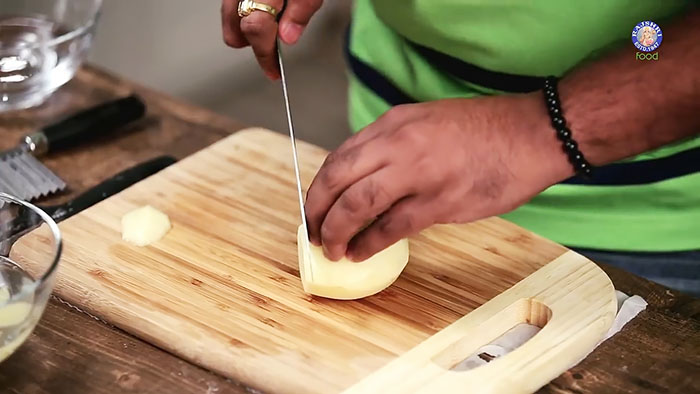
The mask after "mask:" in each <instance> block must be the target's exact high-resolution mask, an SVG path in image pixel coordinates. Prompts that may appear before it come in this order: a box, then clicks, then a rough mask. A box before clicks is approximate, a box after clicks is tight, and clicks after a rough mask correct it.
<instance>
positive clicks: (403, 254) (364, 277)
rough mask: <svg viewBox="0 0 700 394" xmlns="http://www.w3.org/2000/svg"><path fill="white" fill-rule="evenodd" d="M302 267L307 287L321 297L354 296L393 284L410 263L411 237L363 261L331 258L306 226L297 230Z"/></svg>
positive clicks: (308, 291) (340, 297) (348, 298)
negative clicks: (309, 234) (317, 244)
mask: <svg viewBox="0 0 700 394" xmlns="http://www.w3.org/2000/svg"><path fill="white" fill-rule="evenodd" d="M297 244H298V249H299V271H300V274H301V282H302V285H303V286H304V291H305V292H307V293H309V294H313V295H317V296H320V297H326V298H334V299H338V300H354V299H358V298H364V297H368V296H371V295H373V294H377V293H379V292H380V291H382V290H384V289H386V288H387V287H389V286H391V284H392V283H394V281H396V279H397V278H398V277H399V275H400V274H401V272H403V270H404V268H405V267H406V264H408V254H409V253H408V239H402V240H400V241H398V242H396V243H395V244H393V245H391V246H389V247H388V248H386V249H384V250H382V251H380V252H378V253H376V254H375V255H374V256H372V257H370V258H368V259H367V260H365V261H361V262H357V263H356V262H352V261H350V260H348V259H346V258H342V259H341V260H339V261H330V260H328V259H327V258H326V257H325V256H324V255H323V249H322V248H320V247H318V246H314V245H312V244H310V243H309V239H308V237H307V235H306V229H305V228H304V226H299V229H298V230H297Z"/></svg>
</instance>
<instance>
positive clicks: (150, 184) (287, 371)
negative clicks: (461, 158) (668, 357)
mask: <svg viewBox="0 0 700 394" xmlns="http://www.w3.org/2000/svg"><path fill="white" fill-rule="evenodd" d="M298 148H299V157H300V160H301V163H300V164H301V171H302V179H303V181H304V183H305V184H306V185H308V184H309V183H310V182H311V180H312V178H313V176H314V174H315V173H316V171H317V169H318V168H319V166H320V165H321V163H322V162H323V159H324V158H325V156H326V154H327V152H326V151H324V150H322V149H320V148H318V147H315V146H312V145H310V144H306V143H301V142H300V144H299V146H298ZM146 204H150V205H152V206H154V207H156V208H158V209H160V210H161V211H163V212H165V213H167V214H168V216H169V217H170V219H171V221H172V224H173V228H172V230H171V231H170V232H169V233H168V234H167V235H166V237H165V238H163V239H162V240H161V241H159V242H157V243H155V244H153V245H151V246H148V247H143V248H142V247H135V246H131V245H129V244H126V243H125V242H123V241H122V240H121V234H120V220H121V217H122V215H124V214H125V213H126V212H128V211H130V210H132V209H134V208H137V207H139V206H142V205H146ZM298 224H299V207H298V202H297V196H296V189H295V184H294V174H293V167H292V157H291V148H290V145H289V139H288V137H286V136H284V135H281V134H277V133H274V132H271V131H266V130H261V129H250V130H245V131H241V132H238V133H236V134H235V135H232V136H231V137H229V138H227V139H225V140H222V141H220V142H219V143H216V144H214V145H213V146H210V147H209V148H207V149H205V150H203V151H201V152H198V153H196V154H194V155H193V156H190V157H188V158H186V159H184V160H182V161H181V162H179V163H177V164H175V165H173V166H171V167H169V168H167V169H165V170H164V171H162V172H160V173H158V174H156V175H154V176H152V177H150V178H148V179H146V180H144V181H142V182H140V183H138V184H136V185H134V186H133V187H131V188H129V189H127V190H125V191H124V192H122V193H120V194H118V195H115V196H113V197H111V198H109V199H107V200H105V201H103V202H101V203H99V204H97V205H95V206H93V207H92V208H90V209H88V210H86V211H84V212H82V213H80V214H78V215H76V216H74V217H72V218H70V219H68V220H66V221H65V222H63V223H62V224H61V225H60V227H61V229H62V231H63V235H64V240H65V249H64V254H63V258H62V262H61V266H60V269H59V276H58V280H57V283H56V289H55V292H56V293H57V294H58V295H59V296H60V297H61V298H63V299H64V300H66V301H68V302H70V303H72V304H74V305H77V306H79V307H80V308H82V309H85V310H86V311H88V312H90V313H92V314H95V315H97V316H99V317H101V318H103V319H104V320H106V321H108V322H110V323H112V324H114V325H116V326H118V327H120V328H122V329H124V330H126V331H128V332H130V333H132V334H134V335H136V336H139V337H141V338H143V339H145V340H148V341H150V342H152V343H154V344H156V345H158V346H160V347H162V348H164V349H167V350H169V351H171V352H173V353H175V354H177V355H179V356H181V357H183V358H186V359H188V360H190V361H192V362H194V363H197V364H199V365H202V366H204V367H207V368H210V369H212V370H214V371H217V372H219V373H221V374H224V375H226V376H229V377H232V378H234V379H237V380H240V381H242V382H244V383H246V384H249V385H252V386H253V387H256V388H260V389H262V390H264V391H270V392H318V393H331V392H338V391H341V390H344V389H348V388H353V389H357V390H361V389H362V388H363V387H364V388H365V389H367V390H365V392H367V391H369V392H371V391H373V390H372V387H381V385H382V384H386V383H387V382H390V380H387V379H384V378H383V376H389V375H391V376H393V377H394V378H396V377H398V376H401V373H404V374H405V373H409V374H412V372H411V369H410V368H408V367H407V366H410V365H412V364H411V363H414V364H415V362H416V361H415V360H417V358H416V357H418V358H420V357H421V354H422V355H423V356H425V355H426V354H428V353H431V351H433V350H434V351H436V352H437V351H439V350H440V346H442V347H444V345H445V344H447V342H444V339H445V338H446V337H439V336H433V334H436V333H438V332H441V334H444V333H448V334H449V335H451V336H452V337H454V338H457V337H459V336H460V335H461V336H464V335H467V334H469V333H471V335H470V336H471V337H472V339H478V338H481V339H483V340H491V339H493V338H495V336H497V334H498V333H497V332H495V331H493V330H501V329H508V328H510V327H512V326H513V325H515V324H517V322H518V320H523V319H524V320H527V321H531V322H534V323H536V324H540V325H542V324H544V322H546V321H547V320H548V319H549V318H550V317H551V316H552V311H554V318H557V312H556V311H555V308H553V307H552V305H547V306H548V307H549V308H551V310H546V307H543V308H544V309H542V308H540V307H539V306H538V305H539V304H537V305H535V304H533V303H531V302H530V301H531V300H533V299H534V298H528V297H530V293H531V292H537V291H540V290H537V289H539V288H541V289H542V291H540V293H541V294H544V295H543V299H548V300H550V301H551V302H553V303H557V302H559V301H558V300H560V299H565V300H566V305H562V306H559V307H558V308H562V307H564V306H566V307H567V308H568V309H574V310H575V309H577V308H572V305H576V301H577V299H576V297H578V296H569V294H574V293H575V291H573V290H572V287H571V286H573V288H577V287H585V286H587V284H590V283H593V284H594V285H593V286H592V287H590V288H589V289H588V290H587V291H588V293H585V294H584V295H583V296H582V297H583V298H585V299H586V303H587V305H589V308H588V309H586V308H578V309H582V310H589V311H594V310H595V309H601V310H603V311H604V314H605V316H606V317H605V319H603V320H605V321H604V322H603V323H596V324H598V326H595V330H594V331H595V334H594V335H593V336H590V338H588V337H587V339H586V340H585V341H583V342H580V345H579V348H581V349H583V350H586V349H588V350H590V348H591V346H592V344H593V343H594V342H595V341H596V340H597V339H598V337H596V336H599V335H598V334H600V333H601V332H604V331H605V330H606V328H605V327H606V324H607V325H608V326H609V323H608V322H607V321H608V320H610V321H611V320H612V319H611V317H610V316H608V315H609V314H610V313H612V314H613V315H614V310H613V311H612V312H611V310H610V308H611V305H613V304H611V303H610V297H612V302H613V303H614V294H612V292H613V290H612V285H611V284H610V282H609V280H607V277H605V276H604V274H602V271H600V270H599V269H597V267H595V265H593V264H592V263H590V262H588V261H587V260H585V259H582V258H580V256H578V255H576V256H578V258H577V257H576V256H572V255H571V254H570V253H572V252H567V249H566V248H564V247H562V246H560V245H558V244H555V243H554V242H551V241H548V240H545V239H543V238H540V237H538V236H536V235H534V234H532V233H530V232H528V231H525V230H523V229H522V228H519V227H517V226H515V225H513V224H511V223H508V222H506V221H504V220H501V219H498V218H492V219H488V220H482V221H479V222H477V223H472V224H468V225H449V226H435V227H433V228H430V229H428V230H426V231H424V232H422V233H421V234H420V235H418V236H416V237H413V238H412V239H411V244H410V248H411V258H410V261H409V264H408V266H407V268H406V269H405V271H404V272H403V274H402V275H401V277H400V278H399V279H398V280H397V281H396V282H395V284H394V285H392V286H391V287H390V288H388V289H387V290H385V291H383V292H381V293H379V294H378V295H375V296H372V297H369V298H366V299H363V300H358V301H334V300H328V299H322V298H315V297H311V296H309V295H306V294H304V293H303V291H302V286H301V282H300V279H299V272H298V259H297V246H296V229H297V226H298ZM32 236H33V237H42V234H41V232H40V231H39V232H37V233H36V234H33V235H32ZM28 238H29V237H26V238H25V239H27V240H29V239H28ZM29 241H31V240H29ZM26 244H27V245H29V244H30V243H26ZM23 245H24V242H20V243H18V244H17V245H16V246H15V248H14V250H13V254H14V255H15V258H16V259H18V260H22V261H25V262H31V261H32V260H33V259H34V258H35V254H36V253H42V252H43V251H42V250H38V249H29V248H27V247H24V246H23ZM560 256H562V257H561V258H560V259H558V260H556V261H555V263H556V262H558V263H557V264H559V265H558V266H556V267H555V264H552V265H550V266H548V267H550V268H551V269H550V270H549V271H538V273H539V277H537V278H536V279H533V281H534V282H532V283H528V282H527V281H524V282H521V283H520V284H519V285H518V286H520V287H518V286H516V288H514V289H516V290H517V291H516V292H513V289H511V290H509V292H510V293H509V292H506V293H504V294H501V293H503V292H504V291H506V290H507V289H509V288H511V286H513V285H515V284H516V283H517V282H519V281H521V280H522V279H523V278H526V277H528V275H530V274H532V273H534V272H535V271H537V270H538V269H540V268H541V267H543V266H545V265H546V264H547V263H549V262H551V261H553V260H555V259H557V258H558V257H560ZM571 262H573V263H571ZM570 263H571V264H573V265H569V264H570ZM552 267H553V268H552ZM557 267H558V268H557ZM600 275H603V276H602V277H601V276H600ZM591 278H592V279H591ZM556 283H559V284H564V285H565V286H564V287H563V289H564V290H563V291H561V290H560V291H558V292H555V291H549V290H547V289H549V288H550V287H551V288H553V287H554V284H556ZM550 285H551V286H550ZM566 286H569V287H566ZM545 293H546V294H545ZM499 294H501V295H500V296H499ZM496 296H499V297H496ZM494 297H496V298H495V301H492V303H490V304H489V305H487V306H485V307H484V308H480V309H479V311H480V313H476V314H470V315H467V317H469V319H466V321H465V320H464V319H463V320H459V319H460V318H462V317H463V316H464V315H466V314H468V313H469V312H471V311H473V310H475V309H476V308H477V307H479V306H481V305H482V304H484V303H486V302H487V301H488V300H491V299H494ZM547 297H549V298H547ZM523 300H526V301H523ZM543 302H544V301H543ZM509 305H511V306H509ZM513 305H515V306H513ZM533 306H534V308H533ZM507 308H511V309H513V308H515V309H513V310H516V309H517V311H519V312H518V313H516V314H515V315H513V314H512V313H511V314H510V315H508V316H506V315H504V314H503V313H506V312H501V310H502V309H507ZM612 308H613V309H614V306H613V307H612ZM481 312H483V313H481ZM566 314H567V312H563V313H562V315H566ZM487 316H495V317H494V318H492V319H490V320H489V321H490V322H491V323H489V324H491V325H488V324H486V325H482V326H480V327H481V328H479V329H478V330H476V331H474V330H472V331H469V330H467V331H466V333H467V334H465V333H462V334H460V332H461V331H460V330H464V329H468V328H469V326H470V325H472V326H473V325H474V324H477V323H478V321H480V320H483V319H486V317H487ZM513 316H515V317H513ZM517 316H520V317H517ZM523 316H524V317H523ZM513 319H515V320H513ZM576 319H577V320H582V319H580V318H576ZM606 319H607V320H606ZM458 320H459V321H458ZM486 320H488V319H486ZM511 320H512V321H511ZM583 320H585V319H583ZM594 320H595V319H594ZM496 321H498V322H501V323H499V325H495V326H494V325H493V323H494V322H496ZM591 321H593V320H591ZM591 321H588V320H585V321H584V323H580V322H579V323H575V324H574V325H571V324H569V325H568V326H567V327H568V329H570V330H571V329H573V330H574V331H575V332H580V331H581V330H582V329H583V331H585V332H587V331H586V330H587V329H588V328H590V327H588V326H590V324H593V323H591ZM595 321H597V320H595ZM455 322H456V323H455ZM586 322H588V323H586ZM452 323H455V324H452ZM550 323H551V322H550ZM589 323H590V324H589ZM450 324H452V326H450V329H448V330H444V331H441V330H443V329H444V328H445V327H447V326H448V325H450ZM465 324H466V326H465ZM576 324H583V326H576ZM586 324H588V325H586ZM477 325H478V324H477ZM504 325H505V326H504ZM500 326H503V327H500ZM460 327H462V328H460ZM465 327H466V328H465ZM547 327H549V324H548V325H547ZM582 327H583V328H582ZM479 330H486V331H488V333H484V332H482V333H481V334H485V335H484V336H483V338H482V335H481V334H479V335H476V333H477V332H480V331H479ZM491 331H493V332H491ZM543 331H544V330H543ZM455 335H457V337H455ZM538 336H539V334H538ZM428 338H431V340H432V341H433V342H431V341H426V342H424V341H425V340H427V339H428ZM435 338H438V339H437V342H438V343H435ZM440 338H443V340H442V342H444V343H443V344H442V345H440V344H439V342H441V340H440ZM458 339H459V338H458ZM534 339H535V338H533V340H534ZM567 340H568V339H567ZM472 342H473V341H472ZM531 342H532V341H531ZM422 343H423V345H422V346H423V347H420V346H418V345H419V344H422ZM426 343H427V344H428V345H426ZM430 343H435V344H436V346H438V347H436V348H434V349H432V348H431V346H432V345H430ZM485 343H486V342H484V343H482V344H485ZM528 344H529V342H528ZM528 344H526V345H528ZM463 345H464V344H463ZM472 345H474V344H472ZM476 345H481V344H479V343H477V344H476ZM425 346H428V347H429V348H425ZM470 346H471V345H470ZM459 347H460V346H457V348H459ZM461 347H462V348H463V349H462V350H465V349H467V348H465V347H464V346H461ZM421 349H422V350H421ZM431 349H432V350H431ZM470 349H471V348H470ZM518 350H520V349H518ZM416 352H418V354H417V353H416ZM516 352H517V350H516ZM443 353H444V351H443ZM466 355H467V354H465V355H462V356H459V357H463V356H466ZM508 356H510V355H508ZM508 356H505V357H503V359H504V360H505V359H506V358H507V357H508ZM431 357H432V356H431ZM436 357H437V359H435V360H437V361H435V360H433V361H435V363H436V364H441V363H442V364H444V361H445V360H444V359H445V357H447V356H445V355H444V354H443V355H442V356H441V355H437V356H436ZM450 357H456V356H455V355H454V354H453V355H451V356H450ZM450 357H448V358H450ZM429 358H430V357H429ZM407 360H408V361H407ZM411 360H413V361H411ZM426 360H427V359H426ZM440 360H442V361H440ZM404 361H407V362H408V364H406V362H404ZM564 361H566V360H564ZM390 362H391V363H390ZM426 362H427V361H426ZM397 363H398V364H397ZM497 363H500V360H497V361H496V362H493V363H491V364H490V365H489V366H491V365H496V364H497ZM499 365H500V364H499ZM504 365H505V364H504ZM433 367H434V366H433ZM433 367H430V368H422V369H421V370H423V371H428V370H430V371H433V369H431V368H433ZM566 367H567V366H566V365H564V366H560V369H561V368H564V369H565V368H566ZM397 368H398V369H397ZM441 368H443V369H445V368H448V369H449V367H445V366H444V365H443V366H442V367H441ZM561 371H563V370H561ZM561 371H558V372H556V371H555V372H550V375H551V374H552V373H557V374H558V373H561ZM433 372H435V371H433ZM445 372H446V370H445ZM385 374H389V375H385ZM370 375H371V376H370ZM555 376H556V375H554V376H549V375H548V376H546V377H545V378H546V379H551V378H553V377H555ZM545 378H543V379H545ZM425 379H427V378H426V377H424V380H425ZM375 381H376V384H377V386H375V385H374V384H375V383H373V382H375ZM534 381H535V383H531V385H532V384H536V385H542V384H544V383H546V380H545V381H544V382H540V381H536V379H535V380H534ZM363 382H364V383H363ZM382 382H383V383H382ZM388 387H391V386H388ZM388 387H385V389H383V390H384V392H386V391H387V390H388V391H391V390H390V389H389V388H388ZM523 387H525V386H523ZM527 387H530V386H527ZM535 388H536V387H535Z"/></svg>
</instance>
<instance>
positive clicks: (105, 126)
mask: <svg viewBox="0 0 700 394" xmlns="http://www.w3.org/2000/svg"><path fill="white" fill-rule="evenodd" d="M145 112H146V106H145V105H144V103H143V102H142V101H141V100H140V99H139V98H138V97H137V96H134V95H131V96H128V97H124V98H120V99H118V100H113V101H109V102H107V103H104V104H100V105H98V106H96V107H93V108H90V109H87V110H84V111H81V112H78V113H77V114H74V115H71V116H69V117H67V118H65V119H63V120H61V121H59V122H57V123H55V124H53V125H50V126H47V127H44V128H43V129H41V130H38V131H36V132H35V133H32V134H29V135H26V136H25V137H24V138H22V139H21V141H20V143H19V145H18V146H17V147H16V148H14V149H12V150H9V151H6V152H2V153H0V192H5V193H8V194H11V195H13V196H15V197H17V198H19V199H22V200H25V201H32V200H34V199H37V198H40V197H43V196H47V195H49V194H52V193H56V192H58V191H61V190H63V189H65V187H66V183H65V182H64V181H63V180H61V179H60V178H59V177H58V176H57V175H56V174H54V173H53V172H52V171H51V170H49V169H48V168H47V167H46V166H44V164H42V163H41V162H40V161H39V160H38V159H37V158H39V157H41V156H43V155H45V154H47V153H49V152H56V151H59V150H62V149H66V148H69V147H72V146H76V145H78V144H80V143H83V142H87V141H89V140H91V139H93V138H95V137H98V136H102V135H105V134H106V133H109V132H111V131H114V130H116V129H119V128H121V127H123V126H126V125H127V124H129V123H131V122H133V121H135V120H137V119H139V118H141V117H142V116H143V115H144V113H145Z"/></svg>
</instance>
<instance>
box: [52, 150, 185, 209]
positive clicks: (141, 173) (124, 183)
mask: <svg viewBox="0 0 700 394" xmlns="http://www.w3.org/2000/svg"><path fill="white" fill-rule="evenodd" d="M176 161H177V160H176V159H175V158H173V157H171V156H159V157H156V158H155V159H151V160H149V161H146V162H143V163H141V164H137V165H135V166H134V167H131V168H128V169H126V170H124V171H122V172H120V173H118V174H116V175H114V176H112V177H111V178H109V179H107V180H105V181H103V182H102V183H100V184H99V185H97V186H94V187H93V188H91V189H90V190H88V191H86V192H84V193H83V194H81V195H79V196H78V197H76V198H75V199H73V200H72V201H70V202H68V203H66V204H63V205H58V206H51V207H41V208H42V209H44V210H45V211H46V212H47V213H48V214H49V215H51V217H52V218H53V219H54V220H55V221H56V222H60V221H62V220H65V219H68V218H69V217H71V216H73V215H75V214H76V213H78V212H81V211H83V210H85V209H88V208H90V207H91V206H93V205H95V204H97V203H98V202H100V201H102V200H104V199H106V198H109V197H111V196H113V195H115V194H117V193H119V192H121V191H122V190H124V189H126V188H128V187H129V186H131V185H133V184H135V183H137V182H139V181H141V180H143V179H144V178H147V177H149V176H151V175H153V174H155V173H157V172H158V171H160V170H162V169H164V168H166V167H168V166H169V165H171V164H173V163H175V162H176Z"/></svg>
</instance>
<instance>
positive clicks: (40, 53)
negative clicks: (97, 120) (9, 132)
mask: <svg viewBox="0 0 700 394" xmlns="http://www.w3.org/2000/svg"><path fill="white" fill-rule="evenodd" d="M101 7H102V0H2V1H0V113H3V112H7V111H11V110H18V109H26V108H30V107H34V106H37V105H40V104H42V103H43V102H44V101H45V100H46V99H47V98H48V97H49V96H50V95H51V94H52V93H53V92H54V91H56V89H58V88H59V87H61V86H62V85H64V84H65V83H66V82H68V81H70V80H71V79H72V78H73V76H74V75H75V72H76V71H77V70H78V68H79V67H80V65H81V64H82V63H83V61H84V60H85V58H86V57H87V54H88V51H89V49H90V46H91V45H92V40H93V36H94V34H95V29H96V25H97V20H98V19H99V14H100V10H101Z"/></svg>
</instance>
